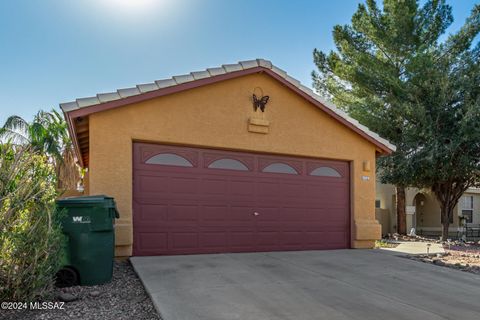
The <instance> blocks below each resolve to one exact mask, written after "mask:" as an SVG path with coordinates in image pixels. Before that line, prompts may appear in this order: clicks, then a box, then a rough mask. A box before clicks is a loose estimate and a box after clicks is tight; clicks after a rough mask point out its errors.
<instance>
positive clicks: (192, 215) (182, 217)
mask: <svg viewBox="0 0 480 320" xmlns="http://www.w3.org/2000/svg"><path fill="white" fill-rule="evenodd" d="M168 221H172V222H176V221H195V222H196V221H198V207H197V206H196V205H190V206H188V205H178V204H177V205H170V206H169V207H168Z"/></svg>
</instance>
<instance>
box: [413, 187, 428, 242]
mask: <svg viewBox="0 0 480 320" xmlns="http://www.w3.org/2000/svg"><path fill="white" fill-rule="evenodd" d="M426 203H427V197H426V196H425V195H424V194H423V193H417V194H416V195H415V197H414V198H413V203H412V206H415V214H414V215H413V217H412V218H413V219H412V222H413V228H415V230H416V232H417V234H419V235H421V234H422V231H423V227H425V226H426V225H425V223H424V222H425V214H426V212H425V208H426Z"/></svg>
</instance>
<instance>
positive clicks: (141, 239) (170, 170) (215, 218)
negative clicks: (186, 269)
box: [133, 143, 350, 255]
mask: <svg viewBox="0 0 480 320" xmlns="http://www.w3.org/2000/svg"><path fill="white" fill-rule="evenodd" d="M140 146H148V148H147V149H148V155H152V154H156V153H159V151H161V150H167V149H168V150H169V152H170V153H172V154H182V155H188V154H191V155H195V156H196V158H192V159H187V160H189V161H193V162H195V163H193V162H192V164H193V167H174V166H164V165H159V164H155V165H153V164H144V163H141V162H142V161H145V159H149V158H148V155H142V156H138V155H137V154H135V155H134V160H135V163H134V172H133V175H134V177H133V183H134V185H133V193H134V194H133V209H134V216H133V224H134V254H135V255H155V254H189V253H218V252H249V251H251V252H254V251H277V250H313V249H334V248H347V247H349V241H350V214H349V212H350V206H349V192H350V191H349V190H350V187H349V174H348V163H345V162H339V161H323V160H318V161H313V160H311V159H301V158H292V157H281V156H267V155H265V156H264V155H262V156H258V155H255V154H248V153H241V152H225V151H218V150H217V151H213V152H212V150H209V149H200V148H184V147H174V146H161V145H158V146H157V145H152V144H137V143H135V150H141V148H140ZM184 149H185V150H184ZM183 151H185V152H183ZM136 152H137V151H136ZM182 152H183V153H182ZM207 154H208V157H209V158H208V159H206V158H204V155H207ZM212 155H214V157H213V156H212ZM260 158H262V159H263V160H262V161H263V162H262V163H261V162H260ZM219 159H220V160H222V159H233V160H238V161H240V162H242V164H245V166H243V165H240V164H238V163H236V162H234V161H233V162H232V161H230V160H228V161H226V160H225V161H224V160H222V161H223V162H221V163H220V162H218V163H215V161H217V160H219ZM167 160H169V161H170V160H171V159H170V158H167ZM308 163H310V164H308ZM183 164H185V161H183ZM213 164H214V165H213ZM271 164H275V166H273V167H271V168H269V169H268V170H267V171H269V170H270V172H261V170H262V169H263V168H264V167H265V166H269V165H271ZM276 164H280V165H276ZM281 164H288V165H290V166H291V167H292V168H294V169H295V172H296V174H289V173H278V172H273V171H275V170H287V169H288V168H287V169H285V167H282V165H281ZM209 165H212V166H213V168H210V167H209ZM225 165H227V166H229V165H230V166H232V167H231V168H232V169H225V168H220V169H219V168H218V167H219V166H220V167H221V166H225ZM326 165H328V166H329V167H331V168H333V169H335V171H331V170H328V169H322V170H317V172H316V173H320V174H324V173H326V174H330V175H332V174H335V172H338V174H337V176H336V177H332V176H329V177H324V176H310V175H309V174H310V172H311V170H315V169H316V168H317V167H318V166H326ZM312 168H313V169H312ZM289 170H290V171H291V169H289ZM287 171H288V170H287ZM290 171H289V172H290ZM332 172H333V173H332ZM290 173H291V172H290ZM256 213H257V214H256Z"/></svg>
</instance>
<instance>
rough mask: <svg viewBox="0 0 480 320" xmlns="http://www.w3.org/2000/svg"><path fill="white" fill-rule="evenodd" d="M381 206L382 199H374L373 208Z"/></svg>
mask: <svg viewBox="0 0 480 320" xmlns="http://www.w3.org/2000/svg"><path fill="white" fill-rule="evenodd" d="M381 207H382V201H380V200H375V208H381Z"/></svg>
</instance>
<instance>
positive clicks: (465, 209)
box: [375, 182, 480, 238]
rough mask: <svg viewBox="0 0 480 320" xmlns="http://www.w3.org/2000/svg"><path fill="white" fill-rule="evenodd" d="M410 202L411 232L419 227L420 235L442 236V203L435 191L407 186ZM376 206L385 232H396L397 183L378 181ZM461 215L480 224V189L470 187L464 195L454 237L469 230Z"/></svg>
mask: <svg viewBox="0 0 480 320" xmlns="http://www.w3.org/2000/svg"><path fill="white" fill-rule="evenodd" d="M406 205H407V233H409V232H410V231H411V229H412V228H415V232H416V234H417V235H424V236H440V235H441V233H442V224H441V222H440V221H441V220H440V205H439V202H438V200H437V199H436V197H435V195H434V194H433V193H432V192H431V191H429V190H420V189H417V188H407V190H406ZM375 207H376V208H377V209H376V211H377V220H378V221H379V222H380V223H381V224H382V235H386V234H388V233H394V232H395V231H396V228H397V218H396V195H395V186H393V185H390V184H381V183H379V182H377V196H376V201H375ZM461 217H463V218H462V219H464V220H465V223H467V224H468V225H480V189H477V188H470V189H468V190H467V191H466V192H465V193H464V195H463V196H462V197H461V198H460V201H459V203H458V205H457V206H456V207H455V209H454V212H453V221H451V225H450V230H449V234H450V237H452V238H456V237H461V236H462V235H463V233H464V231H465V229H464V227H463V224H462V222H461Z"/></svg>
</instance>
